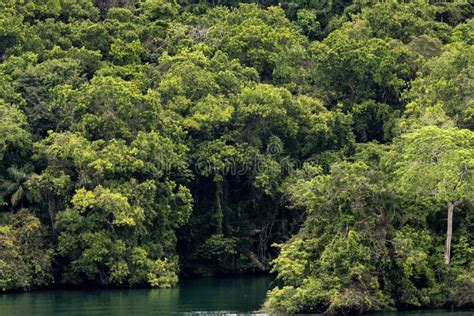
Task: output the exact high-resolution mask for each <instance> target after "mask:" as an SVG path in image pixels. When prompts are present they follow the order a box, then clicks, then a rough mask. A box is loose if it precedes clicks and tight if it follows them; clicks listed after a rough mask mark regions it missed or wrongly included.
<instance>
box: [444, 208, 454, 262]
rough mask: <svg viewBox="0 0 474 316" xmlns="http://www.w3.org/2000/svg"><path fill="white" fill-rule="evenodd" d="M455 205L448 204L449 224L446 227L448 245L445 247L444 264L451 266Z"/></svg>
mask: <svg viewBox="0 0 474 316" xmlns="http://www.w3.org/2000/svg"><path fill="white" fill-rule="evenodd" d="M454 206H455V205H454V203H452V202H448V222H447V225H446V244H445V246H444V262H445V263H446V264H449V262H450V260H451V239H452V237H453V213H454Z"/></svg>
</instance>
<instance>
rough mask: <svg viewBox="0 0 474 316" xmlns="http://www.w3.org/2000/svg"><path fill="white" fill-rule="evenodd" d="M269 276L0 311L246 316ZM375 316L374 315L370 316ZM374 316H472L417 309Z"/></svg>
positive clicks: (79, 294) (10, 302)
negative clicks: (224, 315) (228, 315)
mask: <svg viewBox="0 0 474 316" xmlns="http://www.w3.org/2000/svg"><path fill="white" fill-rule="evenodd" d="M271 282H272V278H271V277H265V276H263V277H262V276H260V277H232V278H205V279H191V280H183V281H181V282H180V284H179V285H178V286H177V287H175V288H172V289H131V290H110V289H109V290H88V291H86V290H81V291H76V290H74V291H73V290H51V291H37V292H30V293H12V294H0V315H1V316H10V315H14V316H16V315H35V316H44V315H48V316H49V315H67V316H73V315H173V314H175V315H176V314H185V315H223V314H226V315H227V314H234V315H235V314H238V315H245V314H251V313H252V312H254V311H256V310H258V309H259V307H260V306H261V304H262V303H263V301H264V299H265V293H266V291H267V290H268V288H269V287H270V286H271ZM373 315H374V314H373ZM377 315H384V316H385V315H387V316H388V315H390V316H392V315H404V316H407V315H420V316H430V315H436V316H443V315H449V316H451V315H453V316H454V315H455V316H474V313H473V312H456V313H449V312H443V311H416V312H403V313H385V314H377Z"/></svg>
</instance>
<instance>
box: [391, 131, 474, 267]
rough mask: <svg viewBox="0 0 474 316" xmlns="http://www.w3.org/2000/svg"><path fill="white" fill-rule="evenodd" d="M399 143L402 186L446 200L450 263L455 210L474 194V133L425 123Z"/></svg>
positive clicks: (408, 189)
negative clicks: (425, 124) (424, 125)
mask: <svg viewBox="0 0 474 316" xmlns="http://www.w3.org/2000/svg"><path fill="white" fill-rule="evenodd" d="M398 146H400V147H399V149H400V155H399V157H398V158H399V160H398V162H397V163H396V166H397V170H396V171H395V174H396V175H397V176H398V179H399V182H400V186H399V188H401V189H402V190H403V191H406V192H410V194H415V195H421V196H429V197H434V198H435V199H437V200H439V201H443V202H444V203H446V207H447V225H446V242H445V249H444V261H445V263H446V264H449V262H450V260H451V239H452V235H453V216H454V211H455V209H456V207H457V206H459V205H460V204H461V203H463V202H466V201H467V200H469V199H472V196H473V194H474V176H473V171H474V133H473V132H471V131H469V130H463V129H457V128H448V129H441V128H438V127H433V126H426V127H422V128H420V129H419V130H417V131H414V132H412V133H409V134H406V135H403V136H402V137H401V139H400V140H399V142H398Z"/></svg>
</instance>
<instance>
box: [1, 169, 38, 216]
mask: <svg viewBox="0 0 474 316" xmlns="http://www.w3.org/2000/svg"><path fill="white" fill-rule="evenodd" d="M33 174H34V173H33V166H32V165H30V164H26V165H24V166H22V167H20V168H18V167H17V166H11V167H9V168H8V169H7V172H6V177H5V178H3V179H0V198H3V199H5V200H8V199H9V200H10V204H11V206H12V208H16V207H18V206H19V207H20V208H23V205H24V200H25V199H27V198H28V191H27V188H26V182H27V181H28V179H29V178H30V177H31V176H32V175H33Z"/></svg>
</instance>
